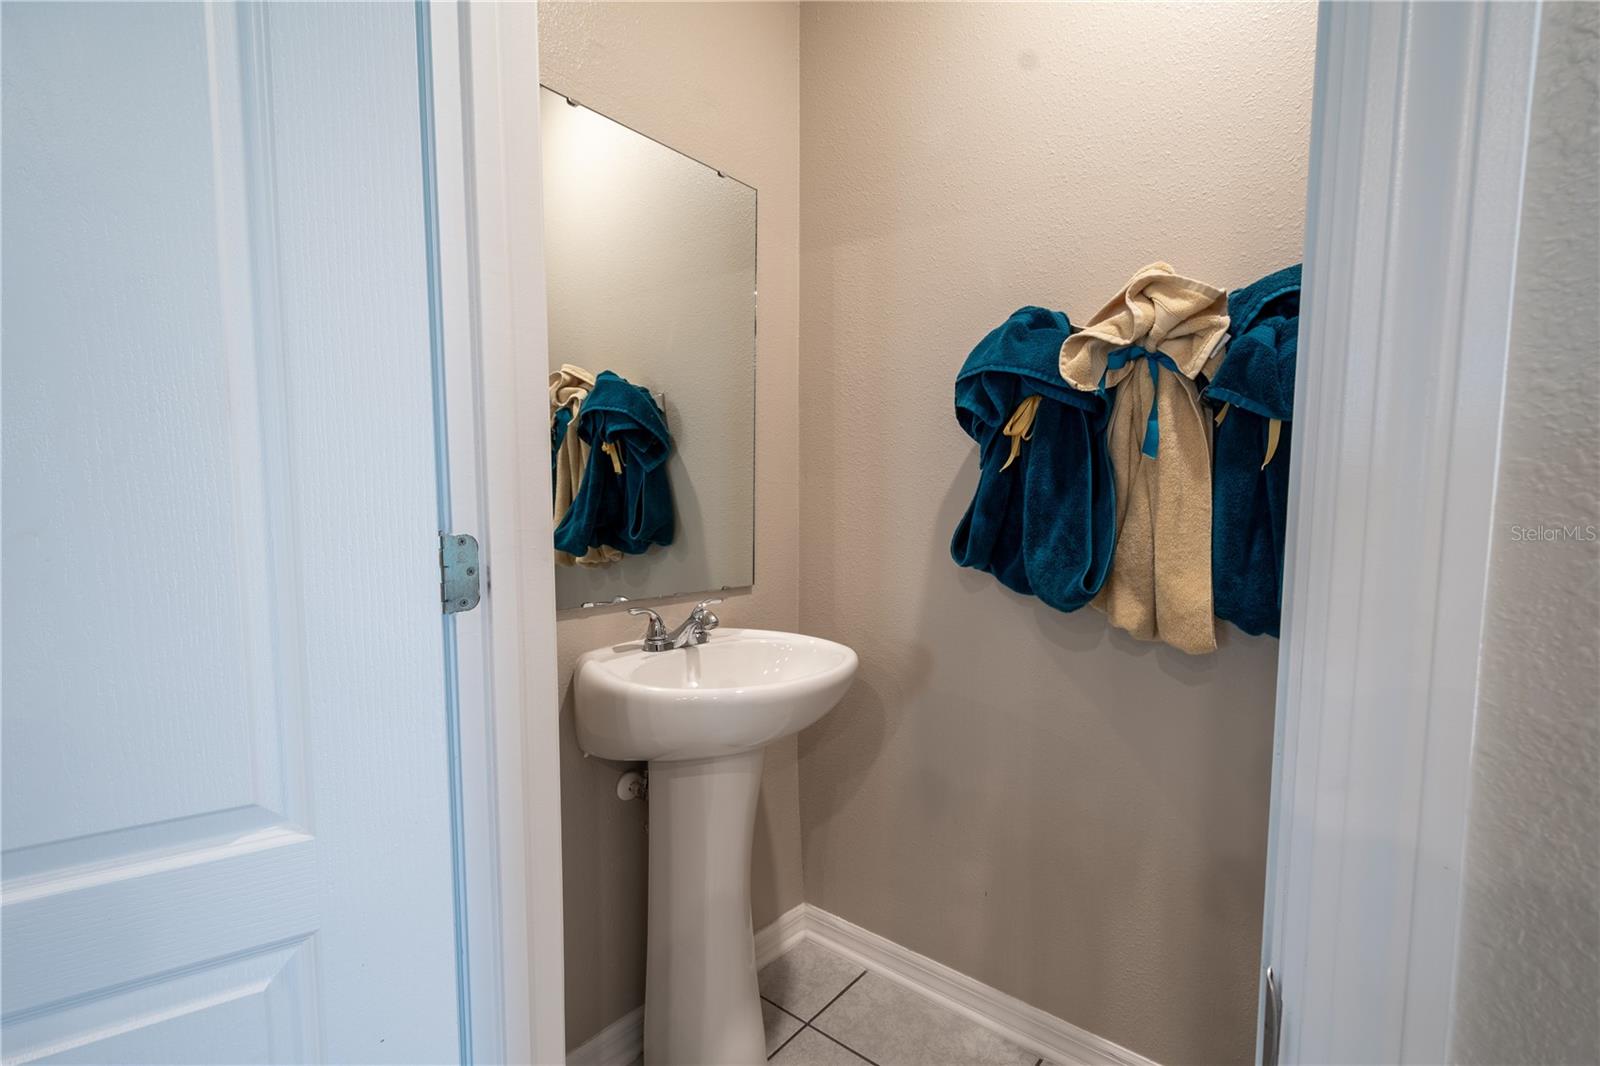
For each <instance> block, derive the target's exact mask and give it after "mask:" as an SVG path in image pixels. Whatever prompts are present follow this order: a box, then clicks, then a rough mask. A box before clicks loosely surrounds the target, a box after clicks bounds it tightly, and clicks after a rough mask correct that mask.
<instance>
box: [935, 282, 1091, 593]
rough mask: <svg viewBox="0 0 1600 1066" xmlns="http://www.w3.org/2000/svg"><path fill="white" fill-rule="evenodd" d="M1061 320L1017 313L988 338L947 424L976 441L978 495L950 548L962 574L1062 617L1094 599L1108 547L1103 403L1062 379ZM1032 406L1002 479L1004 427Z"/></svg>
mask: <svg viewBox="0 0 1600 1066" xmlns="http://www.w3.org/2000/svg"><path fill="white" fill-rule="evenodd" d="M1071 332H1072V324H1071V323H1070V322H1068V321H1067V316H1066V315H1064V314H1061V313H1060V312H1057V311H1047V310H1045V309H1044V308H1042V307H1024V308H1022V309H1021V310H1020V311H1018V312H1016V313H1015V314H1014V315H1012V316H1011V317H1010V318H1008V319H1007V320H1006V321H1005V323H1004V324H1002V325H1001V326H999V327H997V328H996V329H995V330H993V331H992V332H991V333H990V334H989V335H988V336H987V337H985V338H984V339H983V340H982V341H981V342H980V343H979V344H978V346H977V347H976V348H974V349H973V350H972V354H971V355H969V356H968V357H967V361H966V363H965V364H964V365H963V366H962V368H961V372H960V374H958V375H957V377H956V394H955V400H956V421H957V422H958V423H959V424H960V425H961V428H962V429H963V430H965V431H966V433H967V435H968V436H970V437H971V438H972V439H973V440H975V441H977V442H978V462H979V467H980V473H979V477H978V490H977V492H976V493H974V494H973V497H972V503H971V505H970V506H969V507H968V508H967V513H966V514H965V515H964V516H962V519H961V523H960V525H958V526H957V527H956V532H955V536H954V537H953V538H952V539H951V541H950V554H951V556H952V557H953V558H954V559H955V561H956V562H957V563H959V564H961V565H962V566H969V567H972V568H973V569H975V570H983V571H986V572H988V573H990V574H993V575H994V576H995V577H996V578H997V579H998V580H999V581H1000V583H1001V584H1003V585H1005V586H1006V587H1007V588H1009V589H1012V590H1013V591H1015V592H1020V593H1022V594H1023V595H1034V596H1038V597H1039V599H1041V600H1043V601H1044V602H1045V603H1048V604H1049V605H1050V606H1052V607H1054V608H1056V609H1057V610H1061V611H1075V610H1077V609H1078V608H1079V607H1082V606H1083V605H1084V604H1086V603H1088V602H1089V601H1090V600H1092V599H1094V597H1095V594H1096V593H1097V592H1099V591H1100V586H1101V584H1102V583H1103V582H1104V581H1105V577H1106V572H1107V570H1109V568H1110V566H1111V552H1112V548H1113V547H1114V546H1115V544H1116V500H1115V497H1114V491H1115V490H1114V487H1113V482H1112V479H1111V459H1110V456H1109V455H1108V454H1107V452H1106V440H1105V425H1106V414H1107V411H1108V409H1109V407H1108V404H1107V401H1106V399H1105V398H1104V397H1101V396H1098V395H1096V394H1094V393H1087V392H1079V391H1078V390H1077V389H1074V388H1072V387H1071V386H1070V385H1068V384H1067V383H1066V382H1065V381H1063V380H1062V379H1061V342H1062V341H1063V340H1065V339H1066V338H1067V335H1068V334H1069V333H1071ZM1030 396H1036V397H1038V400H1037V409H1036V411H1035V413H1034V418H1033V429H1032V434H1031V437H1030V438H1029V439H1026V440H1024V441H1023V442H1022V443H1021V445H1020V450H1019V451H1018V452H1017V456H1016V460H1015V461H1014V462H1012V463H1011V465H1010V467H1009V469H1007V468H1005V467H1006V462H1007V460H1008V459H1009V458H1010V456H1011V454H1012V440H1013V438H1012V437H1010V436H1007V435H1006V434H1005V432H1004V427H1005V425H1006V423H1007V421H1008V420H1010V419H1011V417H1012V415H1013V413H1014V412H1016V411H1017V408H1018V406H1019V405H1020V404H1021V403H1022V402H1023V401H1024V400H1025V399H1027V398H1028V397H1030Z"/></svg>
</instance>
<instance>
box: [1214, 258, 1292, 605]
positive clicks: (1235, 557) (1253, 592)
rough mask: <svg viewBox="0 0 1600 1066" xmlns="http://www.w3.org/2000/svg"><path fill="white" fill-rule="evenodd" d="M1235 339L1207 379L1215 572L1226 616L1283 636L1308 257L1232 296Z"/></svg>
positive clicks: (1230, 312)
mask: <svg viewBox="0 0 1600 1066" xmlns="http://www.w3.org/2000/svg"><path fill="white" fill-rule="evenodd" d="M1228 315H1229V317H1230V318H1231V319H1232V328H1233V331H1234V334H1233V339H1232V340H1231V341H1229V342H1228V351H1227V354H1226V355H1225V356H1224V357H1223V360H1222V366H1221V367H1219V368H1218V369H1217V372H1216V373H1215V374H1214V375H1213V376H1212V378H1211V383H1210V384H1209V385H1207V386H1206V390H1205V398H1206V399H1207V400H1209V401H1211V403H1212V404H1213V405H1215V406H1216V407H1217V408H1218V415H1217V428H1216V460H1215V466H1214V468H1213V470H1212V474H1211V477H1212V524H1211V573H1212V581H1213V588H1214V589H1215V594H1216V611H1217V617H1218V618H1222V619H1226V620H1227V621H1229V622H1232V623H1233V624H1234V625H1236V626H1238V627H1239V628H1240V629H1242V630H1244V631H1245V632H1246V633H1270V634H1272V635H1273V636H1277V635H1278V615H1279V612H1280V611H1281V609H1282V606H1283V545H1284V523H1285V522H1286V521H1287V519H1288V512H1289V507H1288V502H1289V501H1288V495H1289V424H1290V419H1292V418H1293V416H1294V364H1295V347H1296V338H1297V336H1298V334H1299V331H1300V266H1299V264H1296V265H1294V266H1292V267H1286V268H1285V269H1283V270H1280V271H1278V272H1277V273H1275V274H1269V275H1267V276H1266V277H1264V278H1262V279H1261V280H1260V281H1258V282H1256V283H1255V284H1253V285H1250V286H1249V287H1247V288H1243V289H1238V290H1236V291H1234V292H1232V293H1230V294H1229V295H1228Z"/></svg>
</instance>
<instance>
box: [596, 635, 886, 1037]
mask: <svg viewBox="0 0 1600 1066" xmlns="http://www.w3.org/2000/svg"><path fill="white" fill-rule="evenodd" d="M855 672H856V653H855V652H853V651H851V650H850V649H849V648H847V647H845V646H844V645H843V644H835V643H833V642H832V641H829V640H820V639H818V638H816V637H804V636H798V635H796V634H794V633H775V632H769V631H766V630H759V629H719V630H716V631H715V632H713V633H711V634H710V637H709V639H708V640H707V641H706V643H704V644H701V645H698V646H694V647H686V648H677V649H674V650H672V651H658V652H647V651H644V650H643V648H642V647H641V646H640V645H639V644H624V645H621V646H619V647H615V648H600V649H597V650H595V651H591V652H589V653H587V654H585V655H584V656H583V657H582V658H581V659H579V661H578V670H577V727H578V743H579V744H580V745H581V746H582V747H583V750H584V751H586V752H588V753H589V754H591V755H598V756H601V757H603V758H607V759H646V760H649V763H650V801H649V802H650V889H649V893H650V905H649V911H648V916H649V917H648V921H649V926H648V934H647V938H648V945H649V951H648V953H649V960H648V963H647V967H646V977H645V1008H644V1061H645V1063H646V1064H647V1066H657V1064H667V1063H674V1064H676V1063H684V1064H690V1063H692V1064H695V1066H706V1064H721V1063H739V1064H744V1063H748V1064H750V1066H758V1064H760V1063H762V1062H764V1061H765V1060H766V1041H765V1038H764V1036H763V1034H762V1026H761V1005H760V1001H759V998H758V993H757V992H756V964H755V941H754V938H753V936H752V934H751V927H750V849H751V842H752V838H753V836H754V833H755V816H756V794H757V792H758V791H759V789H760V786H761V761H762V749H763V748H764V747H765V746H766V745H767V744H770V743H771V742H772V741H774V740H777V739H779V738H780V737H786V736H789V735H790V734H792V733H798V732H799V731H800V730H802V729H804V728H805V727H806V726H808V725H810V724H811V723H812V722H815V721H816V720H817V719H819V718H821V717H822V716H823V715H824V714H827V713H828V711H829V710H830V709H832V707H833V705H834V704H836V703H838V702H839V698H840V697H841V696H843V695H844V692H845V690H846V689H847V688H849V687H850V681H851V679H852V678H854V676H855Z"/></svg>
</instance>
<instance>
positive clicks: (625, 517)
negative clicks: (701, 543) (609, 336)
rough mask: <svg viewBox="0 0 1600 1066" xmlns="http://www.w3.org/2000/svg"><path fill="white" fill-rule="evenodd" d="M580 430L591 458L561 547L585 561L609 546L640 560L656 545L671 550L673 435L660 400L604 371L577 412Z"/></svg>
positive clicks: (561, 533) (561, 531)
mask: <svg viewBox="0 0 1600 1066" xmlns="http://www.w3.org/2000/svg"><path fill="white" fill-rule="evenodd" d="M577 428H578V436H579V438H580V439H581V440H582V441H583V442H584V443H585V444H587V445H588V446H589V457H588V462H587V464H586V465H585V467H584V472H583V481H582V483H581V484H580V485H579V486H578V493H577V495H576V496H575V497H574V498H573V500H572V506H571V507H570V508H569V509H568V510H567V516H566V518H564V519H563V520H562V522H561V524H560V525H559V526H557V527H556V547H557V548H559V549H560V550H562V551H565V552H571V553H572V554H573V555H582V554H584V553H585V552H586V551H588V549H590V548H592V547H596V546H598V545H602V544H605V545H610V546H611V547H613V548H616V549H617V550H618V551H620V552H623V553H625V554H627V555H639V554H641V553H643V552H644V551H646V550H647V549H648V548H649V547H650V546H651V545H652V544H663V545H664V544H671V543H672V535H673V529H674V520H673V512H672V487H671V484H670V483H669V482H668V480H667V456H668V455H669V454H670V453H671V451H672V436H671V434H669V433H668V432H667V420H666V416H665V415H663V414H662V412H661V409H660V408H659V407H657V406H656V402H655V400H654V399H652V398H651V396H650V394H649V393H648V392H646V391H645V390H644V389H642V388H640V387H639V386H637V385H632V384H630V383H629V382H628V381H627V380H625V379H624V378H621V377H618V376H617V375H616V374H614V373H612V372H611V371H609V370H605V371H602V372H601V373H600V376H599V377H597V378H596V379H595V383H594V388H592V389H590V390H589V396H588V398H587V399H586V400H584V401H583V407H582V408H581V409H580V410H579V411H578V421H577Z"/></svg>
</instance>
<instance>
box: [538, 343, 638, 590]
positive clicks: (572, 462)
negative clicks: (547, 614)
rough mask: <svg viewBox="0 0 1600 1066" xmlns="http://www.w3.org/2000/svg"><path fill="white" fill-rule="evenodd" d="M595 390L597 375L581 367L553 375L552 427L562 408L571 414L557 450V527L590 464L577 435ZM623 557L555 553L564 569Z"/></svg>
mask: <svg viewBox="0 0 1600 1066" xmlns="http://www.w3.org/2000/svg"><path fill="white" fill-rule="evenodd" d="M592 388H594V375H593V374H591V373H589V372H588V371H587V370H585V369H584V368H583V367H581V366H573V365H572V364H571V363H562V364H561V369H560V370H558V371H556V372H555V373H553V374H551V375H550V421H551V424H552V425H554V424H555V417H556V412H558V411H560V410H561V409H562V408H566V409H568V410H570V411H571V412H572V421H570V422H568V423H567V433H566V436H564V437H562V438H561V446H560V448H558V449H557V450H556V469H555V506H554V510H553V515H554V519H555V522H554V525H555V526H559V525H560V524H561V520H562V519H563V518H565V517H566V515H567V511H568V509H569V508H571V507H572V500H573V498H574V497H575V496H577V495H578V487H579V486H580V485H581V484H582V483H583V472H584V470H585V469H586V468H587V465H588V462H589V446H588V445H587V444H585V443H583V438H582V437H580V436H578V410H579V408H581V407H582V406H583V401H584V400H586V399H588V398H589V390H590V389H592ZM552 528H554V526H552ZM620 558H622V553H621V552H619V551H618V550H617V549H615V548H612V547H607V546H601V547H598V548H590V549H589V550H588V551H587V552H585V553H584V554H583V555H582V556H581V557H579V556H573V555H571V554H570V553H568V552H564V551H560V550H557V551H556V562H557V563H558V564H560V565H561V566H571V565H572V564H573V563H578V564H579V565H581V566H604V565H606V564H607V563H614V562H616V561H617V560H618V559H620Z"/></svg>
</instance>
